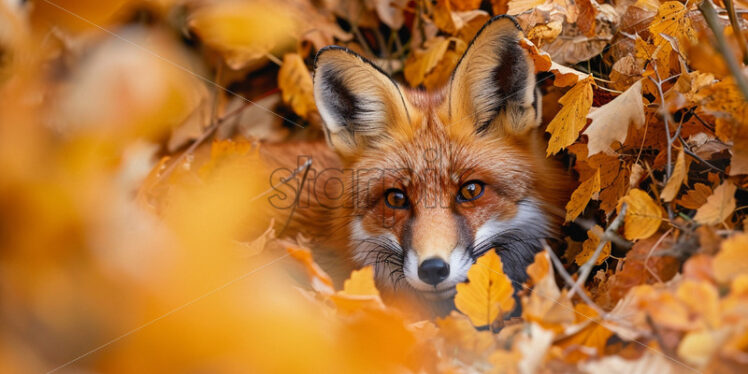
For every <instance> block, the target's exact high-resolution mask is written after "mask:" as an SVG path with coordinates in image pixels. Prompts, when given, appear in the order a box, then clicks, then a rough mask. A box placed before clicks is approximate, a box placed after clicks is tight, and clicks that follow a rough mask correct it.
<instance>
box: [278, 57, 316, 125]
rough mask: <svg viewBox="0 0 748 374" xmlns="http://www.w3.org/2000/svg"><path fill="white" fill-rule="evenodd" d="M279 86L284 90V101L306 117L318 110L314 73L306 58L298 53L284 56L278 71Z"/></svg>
mask: <svg viewBox="0 0 748 374" xmlns="http://www.w3.org/2000/svg"><path fill="white" fill-rule="evenodd" d="M278 87H280V89H281V92H283V101H284V102H285V103H286V104H290V105H291V108H293V111H294V112H296V114H298V115H300V116H301V117H304V118H306V117H307V116H308V115H309V113H311V112H313V111H316V110H317V106H316V105H315V104H314V88H313V85H312V75H311V74H310V73H309V70H307V68H306V64H304V60H303V59H302V58H301V56H299V55H298V54H296V53H287V54H286V55H285V56H283V65H281V68H280V70H279V71H278Z"/></svg>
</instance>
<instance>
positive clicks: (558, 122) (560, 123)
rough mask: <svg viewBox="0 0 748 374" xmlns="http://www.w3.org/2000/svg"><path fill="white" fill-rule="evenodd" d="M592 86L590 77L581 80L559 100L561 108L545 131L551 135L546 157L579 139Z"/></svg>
mask: <svg viewBox="0 0 748 374" xmlns="http://www.w3.org/2000/svg"><path fill="white" fill-rule="evenodd" d="M592 84H593V80H592V77H588V78H586V79H583V80H581V81H579V82H577V84H576V85H574V87H572V88H571V90H569V92H567V93H566V94H565V95H564V96H562V97H561V99H559V103H561V105H563V108H561V110H560V111H559V112H558V114H557V115H556V117H554V118H553V120H551V123H549V124H548V128H547V129H546V131H547V132H549V133H551V138H550V140H549V141H548V149H547V150H546V155H548V156H550V155H553V154H556V153H558V151H560V150H562V149H564V148H566V147H568V146H570V145H571V144H572V143H574V141H575V140H577V138H578V137H579V132H580V131H582V128H584V126H585V125H586V124H587V113H589V111H590V108H591V107H592Z"/></svg>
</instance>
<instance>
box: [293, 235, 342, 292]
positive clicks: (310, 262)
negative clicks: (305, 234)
mask: <svg viewBox="0 0 748 374" xmlns="http://www.w3.org/2000/svg"><path fill="white" fill-rule="evenodd" d="M286 251H288V254H290V255H291V257H292V258H293V259H295V260H296V261H298V262H300V263H301V264H302V265H303V266H304V269H305V270H306V272H307V274H308V275H309V279H310V280H311V284H312V289H314V290H315V291H317V292H319V293H321V294H324V295H331V294H333V293H335V287H334V286H333V283H332V278H330V276H329V275H327V273H326V272H325V271H324V270H322V268H321V267H319V265H317V263H316V262H314V259H313V258H312V251H310V250H309V249H307V248H302V247H296V246H289V247H287V248H286Z"/></svg>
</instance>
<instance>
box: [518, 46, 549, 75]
mask: <svg viewBox="0 0 748 374" xmlns="http://www.w3.org/2000/svg"><path fill="white" fill-rule="evenodd" d="M519 45H520V46H521V47H522V48H524V49H525V50H527V52H528V53H530V57H531V58H532V62H533V64H534V65H535V74H538V73H540V72H543V71H548V70H549V69H550V68H551V55H549V54H548V53H546V52H542V51H541V50H540V49H539V48H538V47H537V46H536V45H535V44H533V42H531V41H530V40H529V39H528V38H525V39H522V40H520V41H519Z"/></svg>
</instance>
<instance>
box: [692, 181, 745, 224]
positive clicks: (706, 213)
mask: <svg viewBox="0 0 748 374" xmlns="http://www.w3.org/2000/svg"><path fill="white" fill-rule="evenodd" d="M735 191H737V187H736V186H735V185H734V184H732V183H731V182H730V181H724V182H723V183H722V184H721V185H719V186H718V187H717V188H715V189H714V192H712V195H711V196H709V197H708V198H707V199H706V204H704V205H702V206H701V207H700V208H699V209H698V210H697V211H696V215H695V216H694V217H693V219H694V221H696V222H698V223H700V224H702V225H716V224H719V223H722V222H723V221H724V220H725V219H727V217H729V216H730V214H732V212H733V211H734V210H735Z"/></svg>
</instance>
